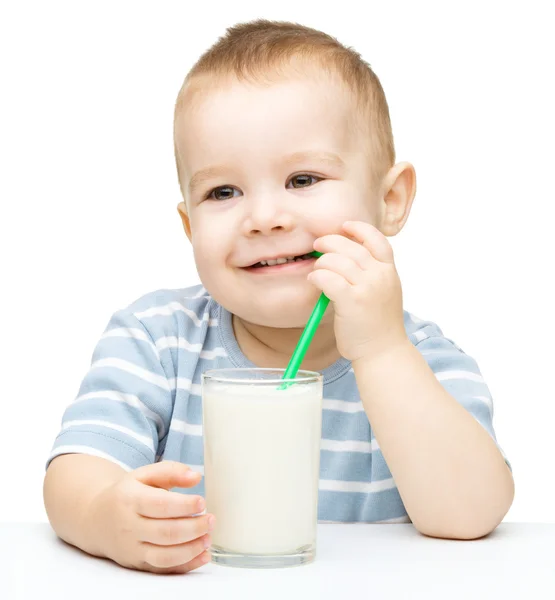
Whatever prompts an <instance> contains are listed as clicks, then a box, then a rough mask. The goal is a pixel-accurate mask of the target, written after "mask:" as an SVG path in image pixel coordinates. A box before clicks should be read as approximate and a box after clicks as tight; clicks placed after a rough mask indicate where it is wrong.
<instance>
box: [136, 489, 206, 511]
mask: <svg viewBox="0 0 555 600" xmlns="http://www.w3.org/2000/svg"><path fill="white" fill-rule="evenodd" d="M137 486H138V489H137V492H136V494H135V504H134V507H133V508H134V509H135V512H136V513H137V514H138V515H140V516H142V517H147V518H149V519H173V518H176V517H190V516H192V515H198V514H199V513H201V512H202V511H203V510H204V509H205V508H206V503H205V501H204V498H202V496H192V495H189V494H180V493H179V492H168V491H167V490H164V489H159V488H153V487H149V486H148V485H143V484H141V483H139V482H137Z"/></svg>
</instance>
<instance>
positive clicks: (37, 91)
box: [0, 0, 555, 521]
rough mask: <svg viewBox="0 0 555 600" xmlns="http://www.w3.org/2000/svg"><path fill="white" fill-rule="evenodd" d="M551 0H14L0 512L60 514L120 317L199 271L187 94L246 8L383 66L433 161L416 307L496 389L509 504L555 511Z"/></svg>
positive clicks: (412, 276)
mask: <svg viewBox="0 0 555 600" xmlns="http://www.w3.org/2000/svg"><path fill="white" fill-rule="evenodd" d="M357 4H358V6H357ZM549 5H550V2H548V1H546V2H543V3H539V2H536V3H534V2H530V1H527V2H526V3H524V2H521V3H515V2H492V1H490V2H483V1H482V2H479V3H478V2H476V3H471V2H468V1H465V2H457V3H454V2H435V3H431V2H422V1H419V2H412V1H411V2H408V1H407V2H386V1H384V0H380V1H379V2H374V1H372V2H371V1H369V0H365V1H364V2H361V3H360V4H359V3H358V2H357V3H355V2H348V1H345V0H343V1H342V2H339V3H338V2H333V3H330V5H329V7H328V5H327V4H326V3H324V2H322V1H318V2H316V1H304V2H299V1H298V0H297V1H295V2H287V1H283V0H280V1H279V2H276V3H275V7H274V8H263V3H261V2H255V1H252V2H249V1H242V2H241V1H237V0H235V1H234V2H227V1H226V2H214V1H211V2H201V3H199V2H185V0H182V1H179V2H178V1H173V2H170V1H164V2H154V1H151V2H140V1H137V0H133V1H132V2H131V1H128V2H123V1H117V0H112V1H104V2H101V1H99V0H95V1H94V2H93V1H89V2H85V1H80V2H69V1H68V2H56V1H54V0H50V1H49V2H39V1H37V2H25V1H21V0H18V1H15V0H14V1H13V2H5V1H4V2H2V3H1V4H0V6H1V8H0V56H1V57H2V61H1V65H0V69H1V72H0V76H1V79H0V87H1V92H0V103H1V110H0V202H1V213H0V251H1V254H0V261H1V263H0V264H1V282H2V290H3V291H2V293H1V295H0V303H1V307H0V314H1V315H2V326H1V336H2V337H1V344H0V383H1V396H0V398H1V400H0V402H1V413H0V414H1V421H0V423H1V424H2V432H1V434H0V461H1V462H0V465H1V467H2V468H1V474H2V483H1V484H0V487H1V489H2V493H1V494H0V520H8V521H9V520H43V519H45V518H46V515H45V512H44V509H43V507H42V478H43V474H44V462H45V460H46V458H47V455H48V453H49V450H50V447H51V445H52V443H53V441H54V437H55V435H56V433H57V430H58V427H59V424H60V420H61V416H62V412H63V410H64V407H65V406H66V404H67V403H69V402H70V401H71V400H72V399H73V398H74V397H75V395H76V393H77V390H78V387H79V384H80V381H81V378H82V377H83V375H84V374H85V372H86V370H87V368H88V366H89V363H90V359H91V354H92V351H93V348H94V345H95V344H96V342H97V340H98V338H99V336H100V335H101V333H102V331H103V329H104V327H105V325H106V324H107V322H108V319H109V317H110V315H111V314H112V313H113V312H114V311H115V310H117V309H119V308H121V307H123V306H125V305H127V304H128V303H130V302H132V301H133V300H135V299H136V298H137V297H139V296H141V295H142V294H144V293H146V292H149V291H151V290H155V289H158V288H173V287H185V286H187V285H193V284H195V283H197V282H198V278H197V276H196V273H195V268H194V263H193V259H192V253H191V250H190V248H189V245H188V242H187V240H186V238H185V236H184V234H183V232H182V228H181V223H180V221H179V218H178V214H177V211H176V205H177V203H178V202H179V200H180V196H179V189H178V185H177V179H176V174H175V167H174V159H173V147H172V117H173V104H174V101H175V97H176V94H177V92H178V89H179V87H180V85H181V82H182V80H183V78H184V76H185V74H186V72H187V70H188V69H189V68H190V67H191V66H192V64H193V62H194V61H195V60H196V59H197V58H198V56H199V55H200V53H201V52H203V51H204V50H205V49H206V48H208V46H210V45H211V44H212V43H213V42H214V41H216V39H217V37H218V36H219V35H221V34H222V33H223V32H224V30H225V28H226V27H227V26H230V25H232V24H234V23H236V22H238V21H243V20H250V19H252V18H255V17H266V18H273V19H286V20H296V21H298V22H300V23H303V24H306V25H309V26H312V27H316V28H319V29H322V30H324V31H326V32H328V33H331V34H332V35H334V36H336V37H337V38H338V39H339V40H340V41H342V42H343V43H345V44H347V45H350V46H354V47H355V48H356V49H357V50H358V51H359V52H361V53H362V55H363V57H364V58H365V59H366V60H368V61H369V62H370V64H371V65H372V67H373V68H374V69H375V71H376V72H377V74H378V76H379V77H380V79H381V81H382V84H383V86H384V88H385V91H386V95H387V97H388V100H389V105H390V109H391V116H392V121H393V129H394V134H395V140H396V148H397V155H398V159H399V160H409V161H411V162H413V164H414V165H415V167H416V171H417V176H418V193H417V197H416V200H415V204H414V208H413V212H412V215H411V218H410V219H409V222H408V224H407V226H406V229H405V230H404V231H403V232H402V233H401V234H400V235H399V236H398V237H397V238H394V239H392V244H393V247H394V250H395V253H396V261H397V265H398V269H399V272H400V275H401V280H402V282H403V289H404V297H405V307H406V308H407V309H408V310H410V311H411V312H413V313H414V314H416V315H417V316H419V317H421V318H426V319H432V320H434V321H435V322H437V323H438V324H439V325H440V327H441V328H442V329H443V331H444V333H445V335H446V336H447V337H450V338H452V339H454V340H455V341H456V342H457V343H458V344H459V345H460V346H461V347H462V348H463V349H464V350H465V351H466V352H467V353H468V354H470V355H471V356H474V357H475V358H476V359H477V361H478V364H479V366H480V368H481V370H482V374H483V375H484V377H485V379H486V381H487V383H488V384H489V386H490V390H491V392H492V394H493V397H494V402H495V416H494V426H495V428H496V432H497V436H498V439H499V441H500V443H501V445H502V446H503V448H504V449H505V451H506V453H507V455H508V457H509V459H510V460H511V463H512V466H513V470H514V475H515V480H516V486H517V493H516V498H515V501H514V504H513V507H512V509H511V511H510V513H509V514H508V516H507V520H509V521H553V520H554V516H553V510H552V509H553V501H554V497H553V496H554V494H553V492H554V484H553V477H554V474H555V470H554V468H553V462H552V459H551V455H552V452H553V443H552V431H553V425H552V422H553V418H554V416H555V403H554V400H555V397H554V392H553V389H554V388H553V385H552V383H551V382H552V378H553V362H554V360H553V359H554V358H555V356H554V355H555V352H554V350H553V348H554V344H553V339H554V334H555V328H554V321H553V314H554V308H555V295H554V292H553V289H554V285H553V273H554V269H553V262H554V259H555V241H554V238H553V219H554V218H555V209H554V201H555V198H554V191H553V190H554V179H553V158H554V150H553V148H554V145H553V144H554V141H553V140H554V139H555V120H554V116H553V114H554V109H553V107H554V106H555V94H554V76H553V64H552V61H553V57H554V56H555V43H554V41H553V35H552V29H551V25H550V23H551V22H552V20H551V18H550V16H549ZM362 10H363V11H364V13H361V11H362Z"/></svg>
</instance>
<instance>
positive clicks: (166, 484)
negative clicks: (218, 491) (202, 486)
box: [131, 460, 202, 490]
mask: <svg viewBox="0 0 555 600" xmlns="http://www.w3.org/2000/svg"><path fill="white" fill-rule="evenodd" d="M131 474H132V475H133V477H135V479H136V480H137V481H140V482H141V483H144V484H145V485H150V486H152V487H159V488H164V489H166V490H169V489H171V488H173V487H193V486H195V485H197V484H198V483H199V481H200V480H201V478H202V476H201V474H200V473H197V472H196V471H192V470H191V468H190V467H188V466H187V465H184V464H182V463H180V462H176V461H171V460H163V461H161V462H158V463H153V464H151V465H146V466H144V467H139V468H138V469H135V470H134V471H132V472H131Z"/></svg>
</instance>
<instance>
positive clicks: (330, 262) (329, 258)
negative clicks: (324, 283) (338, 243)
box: [314, 252, 362, 285]
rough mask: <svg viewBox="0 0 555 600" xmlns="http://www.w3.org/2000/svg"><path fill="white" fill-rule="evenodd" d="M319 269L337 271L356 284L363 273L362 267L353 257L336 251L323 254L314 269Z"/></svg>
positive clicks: (349, 281) (352, 283)
mask: <svg viewBox="0 0 555 600" xmlns="http://www.w3.org/2000/svg"><path fill="white" fill-rule="evenodd" d="M318 269H326V270H328V271H332V272H333V273H337V274H338V275H341V277H344V278H345V279H346V280H347V282H348V283H350V284H351V285H356V284H357V283H358V282H359V281H360V279H361V275H362V269H361V268H360V266H359V265H358V264H357V263H355V261H354V260H353V259H352V258H351V257H349V256H345V255H343V254H335V253H334V252H329V253H327V254H324V255H322V256H321V257H320V258H319V259H318V260H317V261H316V262H315V263H314V271H316V270H318Z"/></svg>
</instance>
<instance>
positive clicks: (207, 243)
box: [191, 219, 228, 278]
mask: <svg viewBox="0 0 555 600" xmlns="http://www.w3.org/2000/svg"><path fill="white" fill-rule="evenodd" d="M191 231H192V232H193V236H192V245H193V254H194V255H195V262H196V265H197V269H198V272H199V275H200V276H201V278H203V277H206V276H209V275H210V272H211V270H212V269H213V268H214V266H215V265H217V264H218V263H220V264H221V260H222V257H223V256H224V255H225V252H226V243H227V239H228V237H227V236H226V232H225V228H224V229H223V230H222V228H221V227H219V226H218V221H217V220H214V219H211V220H210V221H205V220H203V219H195V220H192V221H191Z"/></svg>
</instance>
